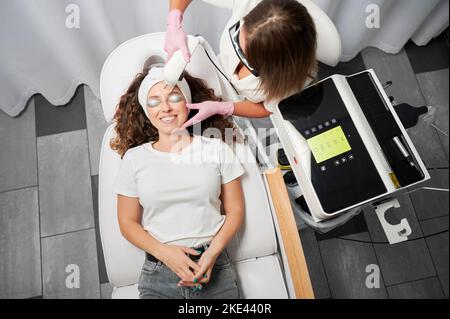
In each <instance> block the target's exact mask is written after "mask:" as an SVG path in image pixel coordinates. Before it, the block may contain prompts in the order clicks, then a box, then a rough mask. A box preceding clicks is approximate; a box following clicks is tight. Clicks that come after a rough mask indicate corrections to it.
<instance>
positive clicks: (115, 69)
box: [99, 1, 340, 299]
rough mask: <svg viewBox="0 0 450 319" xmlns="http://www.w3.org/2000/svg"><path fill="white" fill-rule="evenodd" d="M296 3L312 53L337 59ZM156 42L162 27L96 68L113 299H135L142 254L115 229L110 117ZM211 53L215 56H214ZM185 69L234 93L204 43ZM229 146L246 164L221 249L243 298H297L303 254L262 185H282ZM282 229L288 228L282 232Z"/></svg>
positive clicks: (115, 162)
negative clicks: (239, 204) (232, 228)
mask: <svg viewBox="0 0 450 319" xmlns="http://www.w3.org/2000/svg"><path fill="white" fill-rule="evenodd" d="M301 2H302V3H304V4H305V6H307V8H308V10H309V11H310V13H311V14H312V15H313V17H314V19H315V21H316V25H317V27H318V30H319V46H318V47H319V48H321V49H320V52H319V51H318V56H319V58H320V60H321V61H322V62H324V63H326V64H329V65H335V64H337V63H338V61H339V56H340V40H339V36H338V34H337V31H336V29H335V27H334V25H333V23H332V22H331V21H330V20H329V18H328V17H327V16H326V14H325V13H323V11H321V10H320V9H319V8H318V7H317V6H315V5H314V4H313V3H312V2H310V1H301ZM320 30H324V32H323V33H322V34H325V35H326V36H324V35H321V32H320ZM163 41H164V33H153V34H147V35H143V36H140V37H137V38H134V39H131V40H129V41H127V42H125V43H124V44H122V45H120V46H119V47H118V48H116V49H115V50H114V51H113V52H112V53H111V54H110V56H109V57H108V59H107V60H106V62H105V64H104V67H103V70H102V73H101V80H100V94H101V101H102V107H103V112H104V116H105V118H106V120H107V122H108V123H110V126H109V127H108V128H107V130H106V132H105V135H104V137H103V142H102V149H101V155H100V166H99V224H100V234H101V241H102V247H103V252H104V257H105V265H106V270H107V274H108V278H109V282H110V284H111V285H112V286H113V293H112V298H115V299H121V298H138V290H137V282H138V278H139V275H140V271H141V267H142V265H143V263H144V258H145V257H144V252H143V251H141V250H139V249H138V248H136V247H134V246H133V245H132V244H130V243H129V242H128V241H127V240H126V239H125V238H124V237H123V236H122V235H121V233H120V230H119V225H118V220H117V198H116V194H115V193H114V192H113V190H112V184H113V182H114V179H115V177H116V174H117V172H118V169H119V166H120V161H121V159H120V156H119V155H118V154H117V153H115V152H114V151H113V150H111V148H110V146H109V142H110V140H111V138H112V137H113V136H114V134H115V133H114V124H113V123H112V118H113V116H114V113H115V109H116V105H117V103H118V101H119V98H120V96H121V95H122V94H123V93H124V92H125V90H126V89H127V87H128V86H129V84H130V83H131V81H132V80H133V78H134V76H135V75H136V74H137V73H138V72H140V71H141V70H142V66H143V63H144V61H145V60H146V59H147V58H148V57H149V56H152V55H160V56H166V55H165V53H164V52H163V51H162V48H163ZM325 44H327V45H330V47H328V48H330V49H329V50H327V49H326V48H325ZM327 52H328V53H327ZM212 58H213V60H215V61H217V60H216V57H215V56H214V57H212ZM187 71H188V72H189V73H190V74H192V75H194V76H196V77H200V78H202V79H204V80H205V81H206V82H207V84H208V86H209V87H211V88H213V89H214V90H215V93H216V94H217V95H219V96H223V97H225V98H228V99H232V98H233V94H234V93H233V92H232V90H231V89H230V87H229V86H227V85H226V83H224V82H223V79H221V76H220V75H218V73H217V72H216V70H215V68H214V66H213V65H212V63H210V61H209V59H208V57H207V56H206V53H205V51H204V50H197V51H196V52H195V54H194V55H193V56H192V63H190V65H189V66H188V69H187ZM238 123H239V121H238ZM241 123H244V124H245V123H246V122H245V121H244V122H241ZM241 128H242V129H244V128H243V127H241ZM235 151H236V154H237V156H238V157H239V158H240V159H241V160H242V161H243V166H244V168H245V170H246V174H245V175H244V177H243V178H242V184H243V190H244V197H245V220H244V223H243V225H242V227H241V229H240V230H239V232H238V233H237V235H236V236H235V238H234V239H233V241H232V242H231V243H230V244H229V246H228V247H227V250H228V253H229V255H230V257H231V259H232V261H233V264H234V265H235V269H236V272H237V276H238V281H239V286H240V288H241V291H242V294H243V296H244V298H255V299H279V298H296V297H297V298H298V297H300V296H301V294H299V290H302V289H304V290H305V291H306V293H304V294H303V296H306V297H309V298H311V297H313V294H312V289H311V283H310V282H309V275H308V271H307V268H306V264H305V261H304V259H302V258H298V257H299V256H300V257H303V252H302V250H301V244H300V241H299V238H298V233H296V231H297V230H296V228H295V221H294V219H293V216H292V210H291V208H290V205H289V199H288V198H287V196H286V197H284V198H283V196H281V197H280V196H278V197H275V198H274V197H273V196H272V195H271V192H269V189H271V190H272V193H273V190H274V188H275V189H276V188H278V189H282V188H284V184H283V185H282V186H281V183H279V184H278V185H277V187H274V186H272V187H268V184H267V180H265V178H264V176H263V175H262V174H261V172H260V169H259V165H258V164H257V163H256V161H255V159H254V157H253V154H252V152H250V151H249V146H248V145H247V144H245V145H244V144H237V147H236V150H235ZM278 182H280V180H278ZM281 182H282V179H281ZM286 195H287V193H286ZM275 210H277V211H280V210H282V211H283V213H284V214H285V216H287V217H286V218H281V219H280V215H278V217H277V215H276V214H275ZM291 217H292V218H291ZM277 218H278V219H277ZM288 228H289V229H290V233H289V234H288V235H286V234H287V233H286V229H288ZM280 229H281V230H280ZM293 243H294V244H296V245H295V251H292V250H293V248H292V247H293V246H292V244H293ZM292 256H294V257H292ZM299 260H300V261H299ZM295 261H297V262H295ZM299 266H300V267H299ZM298 276H300V277H302V279H303V280H304V281H303V282H304V283H305V284H304V285H303V286H304V287H300V288H299V287H298V282H299V281H298V280H296V278H297V279H298ZM296 285H297V287H296ZM308 291H309V294H308Z"/></svg>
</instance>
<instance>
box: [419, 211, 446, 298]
mask: <svg viewBox="0 0 450 319" xmlns="http://www.w3.org/2000/svg"><path fill="white" fill-rule="evenodd" d="M421 226H422V229H423V233H424V235H425V236H429V235H431V234H436V233H439V232H442V231H445V230H448V227H449V222H448V216H447V217H441V218H434V219H430V220H426V221H423V222H421ZM426 242H427V245H428V248H429V250H430V253H431V256H432V258H433V262H434V266H435V268H436V271H437V274H438V275H439V280H440V282H441V285H442V289H443V290H444V292H445V295H446V297H447V298H448V297H449V292H448V286H449V285H448V272H449V265H448V264H449V259H448V253H449V252H448V244H449V234H448V232H446V233H443V234H440V235H438V236H433V237H430V238H427V239H426Z"/></svg>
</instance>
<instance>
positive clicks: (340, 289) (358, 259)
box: [319, 232, 387, 299]
mask: <svg viewBox="0 0 450 319" xmlns="http://www.w3.org/2000/svg"><path fill="white" fill-rule="evenodd" d="M346 238H348V239H354V240H361V241H370V236H369V233H367V232H366V233H360V234H355V235H351V236H347V237H346ZM319 247H320V251H321V253H322V259H323V263H324V265H325V272H326V274H327V278H328V283H329V286H330V290H331V294H332V296H333V298H338V299H342V298H364V299H366V298H367V299H369V298H370V299H380V298H387V294H386V289H385V287H384V284H383V280H382V278H380V288H372V289H370V288H368V287H367V286H366V279H367V277H368V276H369V273H368V272H366V269H367V266H369V265H378V261H377V257H376V255H375V251H374V249H373V246H372V245H371V244H366V243H358V242H353V241H346V240H343V239H340V238H334V239H327V240H322V241H319Z"/></svg>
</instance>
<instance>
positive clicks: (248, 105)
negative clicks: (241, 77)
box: [233, 101, 272, 118]
mask: <svg viewBox="0 0 450 319" xmlns="http://www.w3.org/2000/svg"><path fill="white" fill-rule="evenodd" d="M233 115H236V116H241V117H248V118H264V117H268V116H270V115H272V113H271V112H269V111H267V110H266V108H265V107H264V105H263V104H262V103H253V102H251V101H242V102H236V103H234V112H233Z"/></svg>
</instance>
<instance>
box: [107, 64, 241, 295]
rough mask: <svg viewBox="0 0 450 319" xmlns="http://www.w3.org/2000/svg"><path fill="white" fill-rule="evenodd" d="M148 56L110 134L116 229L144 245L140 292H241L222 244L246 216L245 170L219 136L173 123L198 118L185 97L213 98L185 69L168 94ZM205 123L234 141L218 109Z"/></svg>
mask: <svg viewBox="0 0 450 319" xmlns="http://www.w3.org/2000/svg"><path fill="white" fill-rule="evenodd" d="M150 60H151V58H150V59H149V60H147V63H146V66H144V70H143V71H142V73H139V74H138V75H137V76H136V78H135V79H134V80H133V82H132V83H131V84H130V86H129V88H128V89H127V91H126V93H125V94H124V95H123V96H122V97H121V99H120V102H119V105H118V108H117V111H116V114H115V120H116V128H115V130H116V133H117V136H116V137H115V138H114V139H113V140H112V141H111V147H112V148H113V149H114V150H116V151H117V152H118V153H119V154H120V155H121V156H123V160H122V163H121V167H120V170H119V173H118V175H117V178H116V181H115V183H114V189H115V191H116V193H117V194H118V195H117V198H118V205H117V207H118V218H119V225H120V230H121V233H122V234H123V236H124V237H125V238H126V239H127V240H128V241H129V242H131V243H132V244H133V245H135V246H137V247H138V248H140V249H142V250H144V251H145V252H146V259H145V263H144V265H143V267H142V271H141V276H140V278H139V285H138V289H139V297H140V298H240V291H239V288H238V285H237V277H236V274H235V271H234V269H233V266H232V264H231V262H230V258H229V256H228V254H227V252H226V249H225V247H226V246H227V244H228V243H229V241H230V240H231V239H232V238H233V237H234V235H235V234H236V232H237V231H238V229H239V227H240V225H241V223H242V220H243V216H244V200H243V194H242V187H241V182H240V176H241V175H243V174H244V173H245V171H244V169H243V167H242V166H241V164H240V163H239V161H238V159H237V157H236V156H235V155H234V153H233V151H232V149H231V148H230V147H229V146H228V145H227V144H226V143H224V142H223V141H222V140H221V139H219V138H206V137H202V136H195V135H193V134H192V131H190V132H189V134H188V133H187V131H184V132H181V131H180V130H179V128H181V127H182V125H183V124H184V123H185V122H186V120H187V119H188V118H190V117H192V116H193V115H194V114H189V109H188V108H187V107H186V103H200V102H203V101H206V100H210V99H214V100H219V99H218V98H217V97H216V96H214V92H213V90H211V89H208V88H207V87H206V85H205V84H204V82H203V81H202V80H200V79H197V78H194V77H192V76H190V75H188V74H185V76H184V78H183V79H182V80H181V81H179V82H178V85H177V86H176V87H175V89H174V90H173V91H172V92H170V93H168V92H167V91H166V90H165V89H164V87H165V83H164V81H163V75H162V71H163V66H162V65H160V64H159V65H155V64H153V65H150V62H148V61H150ZM191 113H195V112H193V111H191ZM206 129H208V132H210V131H209V130H215V131H216V132H217V131H218V132H220V134H221V137H222V138H225V136H226V134H225V131H226V130H227V134H228V136H230V134H229V132H233V134H234V135H233V136H234V139H235V138H236V135H235V132H236V128H235V127H234V125H233V124H232V122H231V121H229V120H227V119H225V118H223V117H222V116H220V115H216V116H214V117H211V118H209V119H208V120H205V121H204V122H202V123H201V133H202V134H203V132H204V131H205V130H206ZM190 130H192V129H190ZM208 135H209V134H208ZM216 136H217V135H216ZM221 204H223V210H224V213H225V214H224V215H223V214H221Z"/></svg>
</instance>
